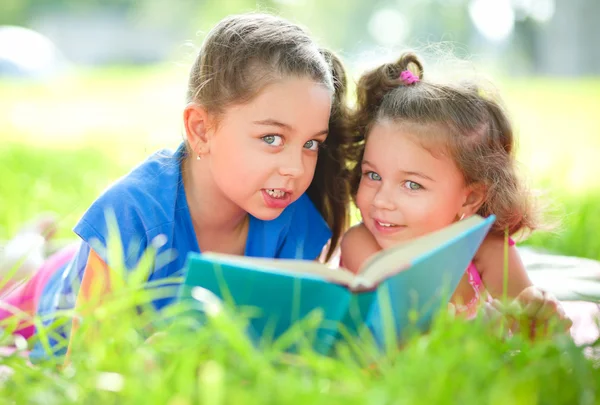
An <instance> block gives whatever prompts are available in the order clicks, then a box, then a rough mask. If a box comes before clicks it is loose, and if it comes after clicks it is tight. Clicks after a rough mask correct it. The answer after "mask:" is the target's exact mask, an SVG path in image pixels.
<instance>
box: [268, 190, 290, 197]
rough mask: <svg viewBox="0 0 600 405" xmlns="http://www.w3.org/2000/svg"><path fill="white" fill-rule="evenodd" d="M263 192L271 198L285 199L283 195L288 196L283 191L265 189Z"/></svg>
mask: <svg viewBox="0 0 600 405" xmlns="http://www.w3.org/2000/svg"><path fill="white" fill-rule="evenodd" d="M265 192H266V193H267V194H269V195H270V196H271V197H273V198H285V195H286V194H288V193H287V192H285V191H283V190H280V189H275V188H266V189H265Z"/></svg>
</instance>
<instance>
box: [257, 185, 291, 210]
mask: <svg viewBox="0 0 600 405" xmlns="http://www.w3.org/2000/svg"><path fill="white" fill-rule="evenodd" d="M262 193H263V199H264V201H265V204H266V205H267V207H269V208H278V209H280V208H285V207H287V206H288V205H289V204H290V203H291V202H292V193H291V192H289V191H286V190H283V189H280V188H263V189H262Z"/></svg>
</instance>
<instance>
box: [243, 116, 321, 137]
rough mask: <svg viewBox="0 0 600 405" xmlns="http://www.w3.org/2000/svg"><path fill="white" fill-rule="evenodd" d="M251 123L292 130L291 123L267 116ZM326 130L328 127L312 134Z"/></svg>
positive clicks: (317, 134) (319, 133) (318, 133)
mask: <svg viewBox="0 0 600 405" xmlns="http://www.w3.org/2000/svg"><path fill="white" fill-rule="evenodd" d="M253 123H254V124H257V125H266V126H272V127H279V128H284V129H287V130H288V131H291V130H292V127H291V125H289V124H286V123H285V122H281V121H277V120H274V119H272V118H267V119H265V120H259V121H253ZM328 132H329V129H327V128H326V129H324V130H322V131H319V132H317V133H316V134H315V135H314V136H319V135H327V133H328Z"/></svg>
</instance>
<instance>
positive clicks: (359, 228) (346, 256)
mask: <svg viewBox="0 0 600 405" xmlns="http://www.w3.org/2000/svg"><path fill="white" fill-rule="evenodd" d="M340 249H341V255H342V257H341V260H342V264H343V266H344V267H345V268H347V269H348V270H350V271H352V272H354V273H357V272H358V271H359V269H360V268H361V267H362V265H363V264H364V262H365V261H366V260H367V259H368V258H369V257H371V256H372V255H373V254H375V253H377V252H379V251H380V250H381V247H380V246H379V244H378V243H377V241H376V240H375V238H374V237H373V235H372V234H371V232H369V230H368V229H367V227H366V226H365V225H364V224H363V223H360V224H358V225H355V226H353V227H352V228H350V229H348V230H347V231H346V233H345V234H344V236H343V237H342V242H341V245H340Z"/></svg>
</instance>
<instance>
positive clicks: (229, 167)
mask: <svg viewBox="0 0 600 405" xmlns="http://www.w3.org/2000/svg"><path fill="white" fill-rule="evenodd" d="M345 85H346V77H345V74H344V70H343V68H342V65H341V63H340V62H339V61H338V59H337V58H336V57H335V56H334V55H333V54H332V53H330V52H328V51H325V50H323V49H320V48H319V47H318V46H317V44H316V43H315V42H314V41H313V40H312V39H311V38H310V37H309V35H308V34H307V32H306V31H304V30H303V29H302V28H300V27H298V26H296V25H294V24H292V23H290V22H288V21H286V20H284V19H281V18H278V17H274V16H270V15H260V14H247V15H237V16H232V17H228V18H225V19H224V20H222V21H221V22H220V23H218V24H217V25H216V26H215V27H214V28H213V29H212V30H211V31H210V32H209V34H208V36H207V38H206V39H205V41H204V43H203V45H202V48H201V50H200V52H199V55H198V57H197V59H196V61H195V63H194V64H193V66H192V69H191V73H190V77H189V85H188V91H187V105H186V106H185V108H184V111H183V123H184V128H185V139H184V141H183V143H182V144H181V146H180V147H179V148H178V149H177V150H176V151H166V150H164V151H160V152H158V153H156V154H154V155H152V156H151V157H149V158H148V159H147V160H146V161H144V162H143V163H141V164H140V165H139V166H138V167H136V168H135V169H133V170H132V171H131V172H130V173H129V174H127V175H126V176H124V177H123V178H121V179H120V180H119V181H117V182H116V183H115V184H114V185H112V186H111V187H110V188H109V189H108V190H106V191H105V192H104V193H103V194H102V195H101V196H100V197H99V198H98V199H97V200H96V201H95V202H94V203H93V204H92V206H91V207H90V208H89V209H88V210H87V211H86V212H85V214H84V215H83V217H82V218H81V220H80V221H79V223H78V224H77V225H76V226H75V229H74V230H75V233H76V234H77V235H78V236H79V237H80V238H81V241H80V243H79V245H78V247H77V249H76V251H75V252H74V254H72V257H71V258H70V260H69V261H68V263H66V264H65V265H63V266H61V267H60V268H59V269H50V270H48V269H46V271H52V272H53V274H52V275H51V276H50V277H49V278H48V277H41V276H39V277H38V275H36V276H34V277H33V278H32V280H31V281H30V282H29V283H28V284H29V287H31V284H32V283H33V284H35V283H36V282H37V281H36V280H47V281H44V285H43V288H41V289H40V288H39V286H36V287H38V288H37V290H41V291H42V292H41V295H40V296H39V297H35V300H36V301H37V304H36V307H37V315H40V316H42V317H43V318H44V319H47V321H46V323H48V324H49V323H51V322H52V320H53V319H52V314H53V313H55V312H56V311H57V310H59V309H70V308H73V307H75V308H78V307H80V306H81V305H83V304H84V303H86V302H88V301H90V300H91V299H92V297H91V296H90V294H91V290H92V288H91V287H92V286H93V287H94V289H95V293H97V292H98V290H100V294H101V295H102V294H105V293H108V292H109V291H110V267H111V266H114V265H115V263H110V261H109V259H108V257H107V253H106V246H107V238H108V227H107V222H106V217H107V213H111V214H113V215H114V217H115V218H116V223H117V224H118V230H119V232H120V238H121V242H122V247H123V252H124V253H125V265H126V267H127V268H128V269H132V268H134V267H135V265H136V264H137V262H138V261H139V259H140V257H141V255H142V253H143V252H144V251H145V250H146V248H147V247H149V246H153V248H155V249H156V255H157V257H158V256H161V257H165V255H166V256H168V257H169V260H156V262H155V263H154V268H153V270H152V271H151V273H150V276H149V279H148V281H156V280H160V279H164V278H166V277H172V276H174V275H175V276H177V275H180V274H181V270H182V268H183V265H184V261H185V259H186V256H187V253H188V252H205V251H214V252H222V253H230V254H238V255H247V256H257V257H271V258H299V259H310V260H314V259H317V258H318V257H319V256H320V255H321V253H324V254H325V258H329V257H330V256H331V254H332V251H333V250H334V249H335V248H336V247H337V245H338V241H339V239H340V235H341V233H342V232H343V230H344V228H345V226H346V223H347V218H348V207H349V191H348V181H347V180H348V177H349V173H348V172H347V168H346V159H345V157H346V154H347V153H349V151H350V150H352V149H351V137H350V135H349V132H348V131H347V130H346V128H347V125H346V116H347V112H346V109H345V106H344V97H345ZM328 242H329V243H328ZM45 276H47V274H46V275H45ZM74 285H78V286H80V287H79V288H73V286H74ZM98 286H101V287H98ZM13 298H14V297H13ZM95 298H96V299H97V298H98V297H95ZM171 302H173V297H167V298H161V299H157V300H155V301H154V302H153V304H154V306H155V307H156V308H157V309H161V308H163V307H164V306H165V305H167V304H169V303H171ZM76 326H77V325H76V324H73V327H74V328H75V327H76ZM67 329H70V328H65V329H64V330H60V331H59V332H60V334H61V335H62V337H63V338H65V339H66V338H67V336H68V335H69V331H68V330H67ZM50 344H51V346H57V342H56V341H54V340H52V341H51V342H50ZM54 349H55V352H56V354H62V353H64V349H61V350H57V349H56V348H54ZM46 355H47V353H45V352H43V351H42V350H38V348H36V350H34V351H33V352H32V358H33V359H35V358H36V357H45V356H46Z"/></svg>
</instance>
